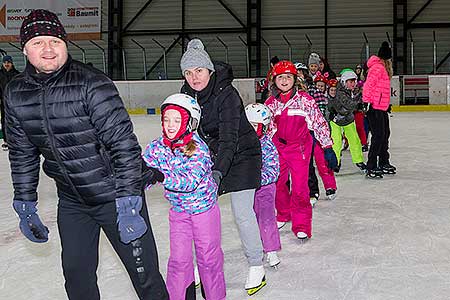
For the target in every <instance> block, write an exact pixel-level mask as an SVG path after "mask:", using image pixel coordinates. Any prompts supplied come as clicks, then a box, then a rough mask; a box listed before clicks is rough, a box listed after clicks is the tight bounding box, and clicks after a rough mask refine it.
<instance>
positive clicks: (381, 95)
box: [378, 93, 383, 105]
mask: <svg viewBox="0 0 450 300" xmlns="http://www.w3.org/2000/svg"><path fill="white" fill-rule="evenodd" d="M382 97H383V93H380V99H378V105H380V103H381V98H382Z"/></svg>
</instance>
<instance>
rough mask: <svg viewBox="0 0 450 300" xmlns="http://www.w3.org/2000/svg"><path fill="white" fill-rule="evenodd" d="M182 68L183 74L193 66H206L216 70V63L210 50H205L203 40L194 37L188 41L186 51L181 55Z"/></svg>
mask: <svg viewBox="0 0 450 300" xmlns="http://www.w3.org/2000/svg"><path fill="white" fill-rule="evenodd" d="M180 68H181V73H182V74H183V75H184V72H186V70H188V69H192V68H206V69H208V70H211V71H213V72H214V64H213V63H212V61H211V58H209V55H208V52H206V51H205V47H204V46H203V43H202V41H200V40H199V39H193V40H191V41H190V42H189V43H188V45H187V49H186V52H184V54H183V56H182V57H181V61H180Z"/></svg>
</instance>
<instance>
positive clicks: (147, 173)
mask: <svg viewBox="0 0 450 300" xmlns="http://www.w3.org/2000/svg"><path fill="white" fill-rule="evenodd" d="M142 169H143V173H142V188H146V187H147V186H149V185H153V184H156V183H157V182H163V181H164V174H163V173H161V172H160V171H159V170H158V169H155V168H152V167H147V166H143V167H142Z"/></svg>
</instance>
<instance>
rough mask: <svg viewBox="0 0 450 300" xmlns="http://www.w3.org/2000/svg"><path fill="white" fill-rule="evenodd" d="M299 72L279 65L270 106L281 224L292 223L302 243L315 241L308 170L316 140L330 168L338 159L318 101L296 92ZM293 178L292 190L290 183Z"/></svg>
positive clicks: (293, 229) (267, 104)
mask: <svg viewBox="0 0 450 300" xmlns="http://www.w3.org/2000/svg"><path fill="white" fill-rule="evenodd" d="M296 76H297V70H296V68H295V66H294V65H293V64H292V63H291V62H289V61H280V62H279V63H278V64H277V65H275V67H274V70H273V74H272V78H273V81H274V83H273V91H272V96H271V97H270V98H269V99H267V101H266V103H265V104H266V106H267V107H268V108H269V110H270V111H271V114H272V118H271V123H270V125H269V134H270V135H271V136H272V140H273V142H274V144H275V146H276V147H277V150H278V153H279V156H280V176H279V178H278V181H277V191H276V198H275V204H276V209H277V221H278V222H283V223H284V222H288V221H292V231H293V232H294V234H295V235H296V236H297V238H299V239H306V238H310V237H311V227H312V207H311V203H310V202H309V188H308V173H309V172H308V170H309V161H310V157H311V150H312V143H313V140H312V136H311V134H310V130H312V131H313V132H314V136H315V138H316V139H317V141H318V142H319V143H320V145H321V146H322V148H324V156H325V160H326V161H327V164H328V167H329V168H331V169H334V168H336V166H337V159H336V155H335V154H334V152H333V149H331V146H332V145H333V142H332V140H331V138H330V130H329V127H328V123H327V121H326V120H325V118H324V117H323V115H322V113H321V112H320V110H319V108H318V107H317V104H316V103H315V101H314V99H313V98H312V97H311V96H310V95H309V94H308V93H307V92H305V91H301V90H297V89H296V88H295V85H294V83H295V80H296ZM289 176H290V181H291V186H290V187H289V186H288V185H287V184H286V182H287V181H288V179H289Z"/></svg>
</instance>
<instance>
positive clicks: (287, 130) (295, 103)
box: [265, 90, 333, 148]
mask: <svg viewBox="0 0 450 300" xmlns="http://www.w3.org/2000/svg"><path fill="white" fill-rule="evenodd" d="M265 105H266V106H267V107H268V108H269V110H270V112H271V113H272V118H271V121H270V125H269V130H268V134H269V135H270V136H271V137H272V138H273V139H278V140H282V141H284V142H286V143H287V144H305V143H306V139H311V134H310V133H309V131H310V130H311V131H313V132H314V137H315V138H316V139H317V140H318V141H319V143H320V145H321V146H322V148H328V147H331V146H332V145H333V141H332V140H331V137H330V129H329V126H328V123H327V121H326V120H325V118H324V117H323V115H322V113H321V111H320V110H319V107H318V106H317V104H316V102H315V101H314V99H313V98H312V97H311V96H310V95H309V94H308V93H307V92H305V91H302V90H299V91H297V92H296V93H295V94H294V96H292V97H291V99H289V100H288V101H287V102H286V103H283V102H281V101H280V100H279V99H277V98H276V97H274V96H271V97H270V98H269V99H267V101H266V103H265Z"/></svg>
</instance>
